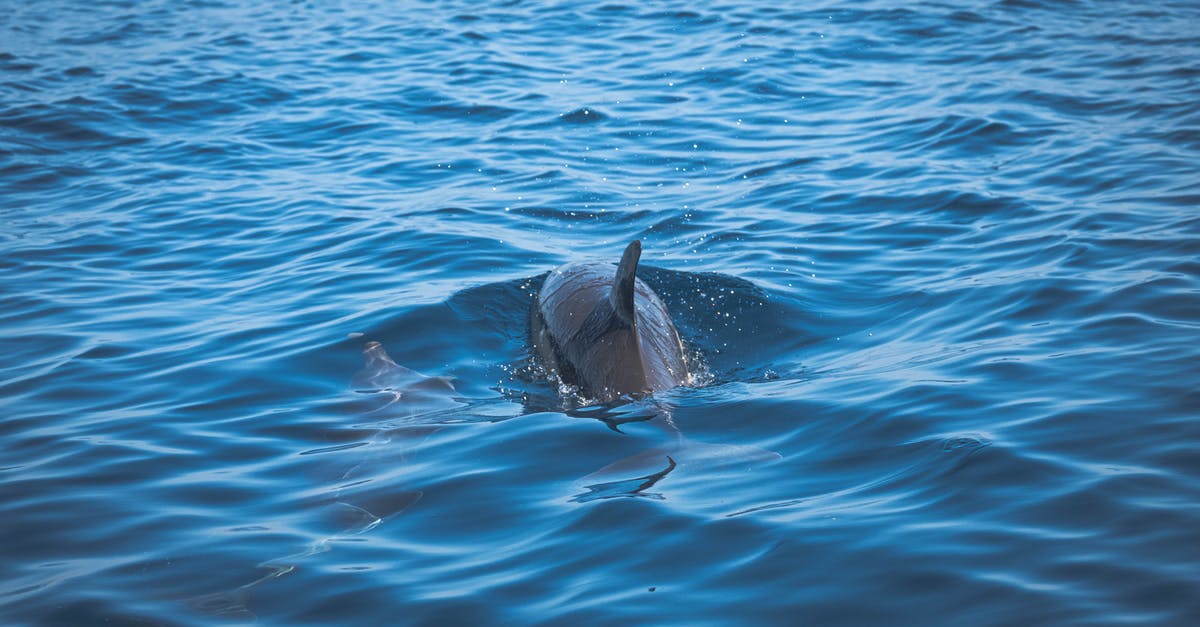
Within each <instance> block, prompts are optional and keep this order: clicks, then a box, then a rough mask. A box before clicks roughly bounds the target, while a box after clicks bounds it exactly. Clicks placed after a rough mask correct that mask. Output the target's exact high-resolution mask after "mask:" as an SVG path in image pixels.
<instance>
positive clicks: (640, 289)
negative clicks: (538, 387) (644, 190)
mask: <svg viewBox="0 0 1200 627" xmlns="http://www.w3.org/2000/svg"><path fill="white" fill-rule="evenodd" d="M641 255H642V243H641V242H640V241H638V240H634V241H632V242H630V244H629V246H627V247H626V248H625V253H624V254H622V255H621V262H620V264H618V265H617V266H616V267H615V268H614V267H613V265H612V264H609V263H570V264H566V265H564V266H561V267H559V268H558V269H556V270H553V271H552V272H550V275H549V276H547V277H546V282H545V283H543V284H542V289H541V291H540V292H539V293H538V295H537V299H536V301H535V302H534V304H533V307H532V309H531V311H530V336H531V340H532V344H533V348H534V352H535V354H536V355H537V356H538V357H539V358H540V359H541V361H542V364H543V365H544V366H545V367H546V368H547V369H548V370H551V371H552V372H555V373H557V374H558V377H559V379H560V380H561V381H562V382H563V383H567V384H570V385H574V386H576V387H578V388H579V390H580V392H581V393H582V394H583V395H584V396H586V397H588V398H591V399H595V400H597V401H599V402H601V403H609V402H612V401H615V400H617V399H619V398H621V397H622V396H626V395H640V394H644V393H648V392H658V391H662V390H669V389H671V388H674V387H678V386H681V385H688V384H690V383H691V380H692V378H691V373H689V372H688V368H687V364H686V363H685V361H684V358H683V343H682V342H680V340H679V332H678V331H677V330H676V329H675V324H674V323H672V322H671V315H670V314H669V313H668V312H667V307H666V305H664V304H663V302H662V301H661V300H659V298H658V295H657V294H655V293H654V290H652V289H650V286H648V285H646V284H645V283H643V282H642V280H641V279H639V278H637V265H638V259H639V258H640V257H641Z"/></svg>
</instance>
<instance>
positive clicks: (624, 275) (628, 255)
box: [608, 239, 642, 327]
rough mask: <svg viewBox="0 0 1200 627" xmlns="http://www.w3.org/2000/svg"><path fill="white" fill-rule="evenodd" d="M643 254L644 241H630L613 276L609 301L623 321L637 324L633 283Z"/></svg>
mask: <svg viewBox="0 0 1200 627" xmlns="http://www.w3.org/2000/svg"><path fill="white" fill-rule="evenodd" d="M641 256H642V243H641V242H640V241H638V240H636V239H635V240H633V241H632V242H629V245H628V246H626V247H625V253H624V254H622V255H621V263H620V265H618V266H617V276H616V277H614V278H613V284H612V292H610V293H609V296H608V298H609V301H610V302H612V308H613V313H615V314H616V316H617V318H619V319H620V320H621V321H622V322H624V323H625V324H627V325H629V326H631V327H632V326H635V325H634V320H635V317H634V315H633V284H634V281H635V280H636V279H637V266H638V259H639V258H640V257H641Z"/></svg>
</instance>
